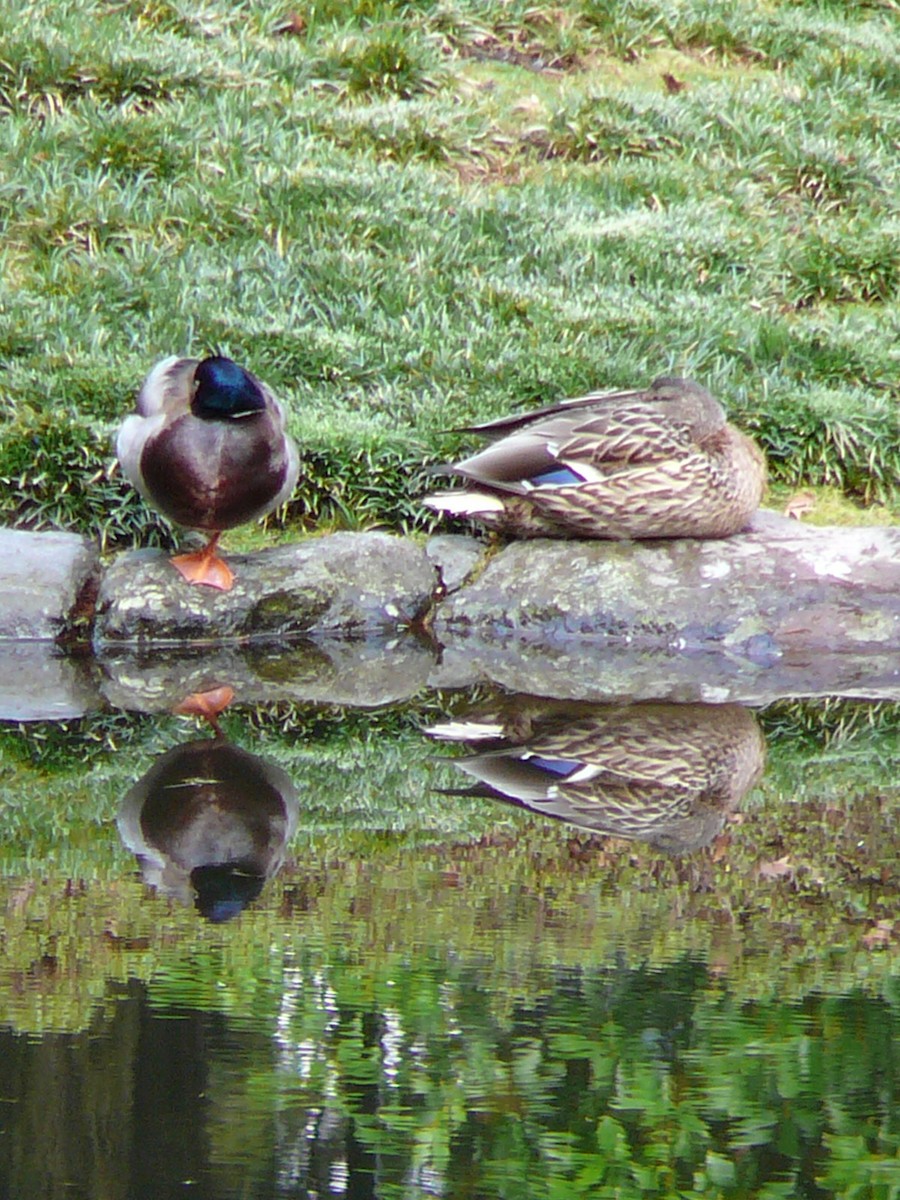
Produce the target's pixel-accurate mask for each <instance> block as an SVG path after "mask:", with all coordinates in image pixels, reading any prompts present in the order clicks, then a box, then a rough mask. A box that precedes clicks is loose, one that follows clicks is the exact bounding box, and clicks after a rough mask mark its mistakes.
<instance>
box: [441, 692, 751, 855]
mask: <svg viewBox="0 0 900 1200" xmlns="http://www.w3.org/2000/svg"><path fill="white" fill-rule="evenodd" d="M426 732H427V733H429V734H430V735H431V736H432V737H435V738H443V739H449V740H453V741H461V742H466V743H470V744H480V745H482V746H484V747H485V748H484V749H483V750H479V751H478V752H477V753H472V754H468V755H466V756H465V757H463V758H457V759H453V760H452V762H453V765H454V766H455V767H457V768H458V769H459V770H461V771H464V772H465V773H466V774H467V775H471V776H472V777H473V778H475V779H476V780H478V783H477V784H476V785H475V786H474V787H471V788H467V789H463V792H464V794H466V795H475V796H486V797H490V798H492V799H496V800H502V801H506V802H507V803H510V804H516V805H520V806H521V807H523V808H528V809H531V810H532V811H533V812H539V813H543V814H544V815H545V816H548V817H555V818H557V819H559V820H562V821H567V822H569V823H570V824H572V825H577V826H579V827H580V828H582V829H587V830H590V831H591V832H593V833H599V834H608V835H611V836H614V837H624V838H635V839H639V840H641V841H646V842H649V844H650V845H651V846H653V847H654V848H655V849H657V850H662V851H664V852H666V853H669V854H685V853H688V852H690V851H692V850H697V849H699V848H700V847H702V846H705V845H707V844H708V843H709V842H711V841H712V839H713V838H714V837H715V836H716V835H717V834H718V833H720V832H721V831H722V829H723V828H724V826H725V822H726V821H727V820H728V818H729V816H730V815H731V814H732V813H734V812H735V810H736V808H737V806H738V803H739V801H740V800H741V797H742V796H743V795H744V794H745V793H746V792H747V791H748V790H749V789H750V788H751V787H753V785H754V784H755V783H756V782H757V781H758V780H759V779H760V777H761V775H762V772H763V767H764V763H765V742H764V740H763V736H762V733H761V732H760V729H759V726H758V724H757V722H756V719H755V718H754V716H753V714H752V713H750V712H749V711H748V710H747V709H745V708H741V707H740V706H739V705H736V704H718V705H717V704H667V703H644V704H630V705H615V704H597V705H585V704H570V703H562V702H560V703H554V702H552V701H537V700H529V699H521V698H520V699H519V700H518V701H516V700H513V699H510V700H509V701H508V702H507V703H506V704H505V705H503V706H502V707H500V708H499V709H493V710H485V711H482V712H481V713H480V714H478V715H476V716H472V717H470V718H468V719H466V720H462V721H452V722H447V723H444V724H440V725H434V726H432V727H431V728H430V729H428V730H427V731H426Z"/></svg>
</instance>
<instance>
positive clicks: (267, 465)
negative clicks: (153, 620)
mask: <svg viewBox="0 0 900 1200" xmlns="http://www.w3.org/2000/svg"><path fill="white" fill-rule="evenodd" d="M116 455H117V457H118V459H119V462H120V463H121V465H122V471H123V472H124V474H125V476H126V477H127V478H128V479H129V480H130V481H131V482H132V483H133V484H134V486H135V487H136V488H137V489H138V491H139V492H140V493H141V495H142V496H143V497H144V498H145V499H146V500H148V501H149V502H150V504H152V505H153V506H154V507H155V508H157V509H159V511H160V512H161V513H163V514H164V515H165V516H167V517H169V518H170V519H171V520H172V521H175V522H176V523H177V524H179V525H184V526H187V528H189V529H201V530H203V531H204V532H205V533H208V534H209V541H208V542H207V544H206V546H205V548H204V549H203V550H199V551H197V552H196V553H194V554H179V555H177V556H176V557H175V558H173V559H172V560H171V561H172V564H173V566H174V567H175V568H176V569H177V570H178V571H180V573H181V574H182V575H183V576H184V578H185V579H186V580H187V581H188V582H189V583H204V584H207V585H208V586H209V587H215V588H220V589H221V590H222V591H228V590H229V589H230V588H231V586H232V583H233V582H234V575H233V574H232V572H231V571H230V570H229V568H228V567H227V566H226V564H225V563H224V562H223V561H222V559H221V558H219V557H218V556H217V555H216V552H215V551H216V544H217V543H218V540H219V536H220V534H221V533H222V531H223V530H224V529H233V528H234V527H235V526H236V525H243V524H245V523H246V522H247V521H253V520H256V519H257V518H258V517H264V516H265V515H266V513H268V512H271V511H272V509H273V508H277V507H278V505H279V504H282V503H283V502H284V501H285V500H287V498H288V496H290V494H291V492H292V491H293V490H294V485H295V484H296V482H297V475H298V473H299V459H298V456H297V447H296V446H295V445H294V443H293V441H292V440H291V438H290V437H289V436H288V435H287V433H286V432H285V428H284V413H283V411H282V408H281V405H280V404H279V403H278V401H277V400H276V399H275V397H274V396H273V395H272V393H271V392H270V391H269V389H268V388H267V387H266V385H265V384H264V383H262V382H261V381H260V380H259V379H257V378H256V376H255V375H251V373H250V372H249V371H246V370H245V369H244V368H243V367H239V366H238V364H237V363H235V362H232V360H231V359H230V358H221V357H218V356H216V357H212V358H204V359H203V361H202V362H201V361H198V360H197V359H196V358H177V357H172V358H165V359H163V361H162V362H160V363H157V364H156V366H155V367H154V368H153V370H152V371H151V372H150V374H149V375H148V376H147V378H146V379H145V380H144V383H143V386H142V387H141V390H140V392H139V394H138V398H137V413H136V414H134V415H132V416H130V417H126V419H125V421H124V422H123V424H122V428H121V429H120V430H119V436H118V439H117V441H116Z"/></svg>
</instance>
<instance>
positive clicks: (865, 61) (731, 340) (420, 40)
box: [0, 0, 900, 545]
mask: <svg viewBox="0 0 900 1200" xmlns="http://www.w3.org/2000/svg"><path fill="white" fill-rule="evenodd" d="M892 8H893V5H891V4H890V3H888V2H887V0H885V2H883V3H882V2H878V0H871V2H868V3H867V2H866V0H856V2H853V3H851V2H849V0H847V2H843V0H842V2H838V0H834V2H833V3H829V2H828V0H808V2H806V3H804V2H801V0H793V2H789V0H773V3H771V4H769V5H767V6H766V7H765V9H764V10H762V11H761V9H760V6H759V5H758V4H756V3H755V2H753V3H751V2H749V0H737V2H735V0H678V2H677V3H671V4H668V5H666V6H661V5H657V4H652V3H649V2H646V0H616V2H613V0H563V2H562V3H560V4H557V5H555V6H554V7H553V8H552V9H551V8H537V7H532V6H529V5H528V4H526V3H522V2H520V0H510V2H507V3H500V2H499V0H486V2H484V3H477V4H476V3H474V2H473V3H466V2H465V0H460V2H455V3H438V2H431V0H421V2H420V3H405V4H404V3H390V2H387V0H386V2H379V0H356V2H355V3H350V4H344V3H341V4H338V3H334V2H329V0H323V2H322V3H317V4H313V5H299V6H298V7H297V8H296V9H295V10H294V11H293V12H291V11H290V10H289V9H287V8H286V9H280V8H279V9H275V8H273V7H272V6H271V5H266V4H262V3H238V4H224V3H212V4H208V5H194V4H190V5H188V4H185V5H179V4H175V3H170V2H169V0H123V2H115V3H113V2H106V3H101V2H98V0H71V2H70V3H62V4H52V5H51V4H49V3H18V2H17V3H13V4H11V5H8V6H7V7H6V8H5V10H4V12H3V14H0V41H2V52H0V178H2V180H3V183H2V185H0V224H2V228H3V238H2V245H0V255H2V259H3V268H4V270H3V283H2V285H0V287H2V290H0V361H2V365H3V372H2V376H0V520H2V521H3V522H5V523H16V524H21V525H32V526H40V525H58V526H62V527H66V528H79V529H83V530H85V531H87V532H90V533H92V534H96V535H98V536H101V537H102V539H103V540H104V542H105V544H107V545H112V544H117V543H127V542H129V541H132V540H134V539H136V538H138V539H141V540H143V541H145V542H147V541H152V540H160V539H163V540H164V539H165V537H166V536H167V535H166V532H165V530H164V529H163V527H162V526H159V525H157V524H156V523H155V522H154V520H153V518H152V517H151V516H150V515H149V514H148V513H147V512H146V510H145V508H144V506H143V504H142V503H140V502H139V501H138V500H137V498H136V497H134V496H133V495H132V494H131V493H130V492H129V490H128V489H127V488H126V487H125V486H124V485H123V484H122V482H121V480H120V479H119V478H118V477H117V476H116V474H115V473H114V472H111V450H110V446H111V439H112V435H113V431H114V429H115V427H116V425H117V423H118V421H119V420H120V419H121V417H122V415H123V414H124V413H125V412H126V411H128V409H129V408H130V406H131V403H132V399H133V395H134V393H135V390H136V387H137V385H138V384H139V382H140V380H141V378H142V377H143V374H144V373H145V372H146V370H147V369H148V367H149V366H150V365H151V364H152V363H153V362H154V361H155V360H156V359H157V358H158V357H160V356H162V355H163V354H166V353H172V352H179V353H180V352H193V353H202V352H206V351H209V350H213V349H215V350H218V351H220V352H223V353H228V354H231V355H233V356H234V357H236V358H238V359H239V360H241V361H243V362H245V363H247V365H249V366H251V367H252V368H253V370H255V371H256V372H257V373H258V374H260V375H261V376H262V377H263V378H265V379H266V380H267V381H269V382H270V383H271V384H272V386H273V387H274V388H275V389H276V390H277V392H278V393H279V395H280V396H281V397H283V398H284V400H285V402H286V403H287V405H288V407H289V409H290V412H291V427H292V429H293V431H294V433H295V434H296V435H297V437H298V438H299V439H300V440H301V442H302V445H303V447H304V473H303V477H302V480H301V484H300V486H299V488H298V491H297V495H296V499H295V501H294V503H293V504H292V506H291V508H290V510H289V512H288V513H287V514H286V520H287V521H288V523H289V524H290V525H291V526H292V527H294V528H296V527H297V526H307V525H310V524H311V523H312V521H313V520H314V519H315V518H316V517H317V516H318V517H319V518H320V519H321V520H323V521H324V522H325V523H326V524H335V525H340V526H345V527H358V526H365V525H370V524H375V523H386V524H388V525H389V526H391V527H394V528H406V527H410V526H414V525H416V524H417V523H420V522H422V521H423V517H422V514H421V513H420V512H419V510H418V506H417V503H416V498H415V497H416V494H417V492H419V491H421V488H422V479H421V471H422V468H423V466H425V465H427V464H428V463H431V462H435V461H439V460H442V459H444V458H446V457H448V456H452V455H453V454H455V453H456V451H457V450H458V449H459V448H460V447H461V446H462V445H463V444H464V439H463V438H462V437H461V436H460V435H458V434H453V433H449V432H447V431H448V430H452V429H453V427H454V426H457V425H459V424H460V423H463V422H466V421H470V420H472V419H476V418H483V417H487V416H490V415H496V414H499V413H500V412H503V411H507V410H511V409H515V408H518V407H525V406H528V405H530V404H532V403H534V402H536V401H548V400H550V399H553V398H556V397H561V396H564V395H566V394H576V393H578V392H580V391H583V390H586V389H589V388H596V387H607V386H609V387H617V386H622V385H633V384H641V383H645V382H649V380H650V379H652V378H653V377H654V376H655V375H658V374H660V373H663V372H666V371H672V370H676V371H683V372H686V373H690V374H693V375H695V376H697V377H698V378H700V379H701V380H703V381H704V382H705V383H706V384H707V385H708V386H709V387H710V388H711V389H712V390H713V391H715V392H716V393H717V394H719V395H721V396H722V398H723V399H724V401H725V403H726V404H727V406H728V408H729V410H730V412H731V413H732V415H733V417H734V419H735V420H736V421H737V422H738V423H739V424H741V425H742V426H743V427H744V428H746V429H748V430H750V431H752V432H753V433H754V434H755V435H756V436H757V437H758V438H759V440H760V441H761V443H762V444H763V446H764V448H765V450H766V452H767V454H768V456H769V460H770V464H771V469H772V474H773V478H774V479H775V480H776V481H777V482H780V483H781V484H783V485H784V486H785V487H796V486H799V485H809V484H814V485H817V484H827V485H830V486H831V487H836V488H838V489H839V490H840V491H841V492H842V493H843V494H845V495H847V496H848V497H851V498H852V499H854V500H856V501H861V502H871V501H875V500H881V501H888V502H890V501H891V500H892V499H893V498H895V488H896V480H897V478H898V476H900V469H898V468H900V422H898V419H897V412H896V400H897V383H896V378H897V352H896V345H897V332H898V325H900V309H898V302H897V296H898V285H900V237H898V232H900V231H898V208H897V190H896V179H897V172H896V147H897V143H898V137H900V117H898V109H897V95H898V90H900V35H898V31H897V25H896V13H895V12H892Z"/></svg>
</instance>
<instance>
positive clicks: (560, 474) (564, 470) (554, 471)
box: [528, 467, 584, 487]
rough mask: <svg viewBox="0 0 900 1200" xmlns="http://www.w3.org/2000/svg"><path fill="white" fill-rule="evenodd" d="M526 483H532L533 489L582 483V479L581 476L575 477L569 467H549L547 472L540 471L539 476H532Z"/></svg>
mask: <svg viewBox="0 0 900 1200" xmlns="http://www.w3.org/2000/svg"><path fill="white" fill-rule="evenodd" d="M528 482H529V483H533V484H534V486H535V487H543V486H546V485H555V486H557V487H561V486H563V485H564V484H569V483H584V479H583V478H582V476H581V475H576V473H575V472H574V471H573V470H572V469H571V467H551V468H550V469H549V470H547V471H541V473H540V475H532V476H531V478H530V479H529V481H528Z"/></svg>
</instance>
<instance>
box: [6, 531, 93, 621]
mask: <svg viewBox="0 0 900 1200" xmlns="http://www.w3.org/2000/svg"><path fill="white" fill-rule="evenodd" d="M99 575H100V560H99V557H98V555H97V551H96V549H95V548H94V547H93V546H92V545H91V544H90V543H89V542H88V541H86V540H85V539H84V538H83V537H80V536H79V535H78V534H75V533H56V532H48V533H30V532H28V531H26V530H21V529H0V639H6V638H9V639H17V640H18V639H21V640H26V639H35V640H41V639H46V640H49V641H53V640H55V639H57V638H61V637H62V638H64V637H65V636H66V635H67V634H72V633H74V632H75V630H76V628H77V627H78V625H79V623H80V621H81V620H82V619H83V618H84V617H85V616H87V617H90V614H91V610H92V606H93V601H94V596H95V595H96V589H97V584H98V580H99Z"/></svg>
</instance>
